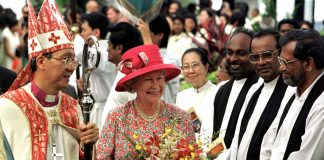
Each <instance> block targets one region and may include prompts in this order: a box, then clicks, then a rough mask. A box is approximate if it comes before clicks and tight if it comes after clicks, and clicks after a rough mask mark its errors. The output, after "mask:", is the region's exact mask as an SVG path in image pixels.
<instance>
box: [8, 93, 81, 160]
mask: <svg viewBox="0 0 324 160" xmlns="http://www.w3.org/2000/svg"><path fill="white" fill-rule="evenodd" d="M3 97H6V98H8V99H10V100H12V101H13V102H14V103H16V104H17V105H18V106H19V107H20V109H21V110H22V111H23V112H24V114H25V115H26V117H27V119H28V124H29V127H30V128H29V129H30V134H31V141H32V142H31V144H32V159H33V160H44V159H46V152H47V143H48V136H49V133H48V132H49V131H48V125H49V124H48V121H47V118H46V113H45V111H44V110H43V109H42V106H40V105H39V104H38V103H37V102H36V101H35V100H34V99H33V98H32V97H31V95H30V94H28V93H27V92H26V91H25V90H24V89H22V88H19V89H16V90H13V91H9V92H6V93H5V94H4V95H3ZM58 106H59V107H60V109H59V112H60V118H61V120H62V122H63V124H64V125H66V126H68V127H72V128H75V129H77V126H78V125H79V116H78V111H77V101H76V100H74V99H72V98H71V97H69V96H68V95H66V94H65V93H63V94H62V96H61V104H59V105H58Z"/></svg>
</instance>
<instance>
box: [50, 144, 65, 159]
mask: <svg viewBox="0 0 324 160" xmlns="http://www.w3.org/2000/svg"><path fill="white" fill-rule="evenodd" d="M52 149H53V154H52V155H53V160H57V159H56V158H57V157H62V158H63V157H64V156H63V153H57V152H56V144H55V143H53V148H52Z"/></svg>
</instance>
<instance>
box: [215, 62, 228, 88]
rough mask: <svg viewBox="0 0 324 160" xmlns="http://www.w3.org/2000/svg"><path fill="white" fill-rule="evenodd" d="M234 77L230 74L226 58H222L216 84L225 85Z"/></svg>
mask: <svg viewBox="0 0 324 160" xmlns="http://www.w3.org/2000/svg"><path fill="white" fill-rule="evenodd" d="M231 77H232V75H231V73H230V72H229V66H228V63H227V61H226V57H224V58H222V60H221V62H220V64H219V66H218V68H217V72H216V78H217V82H216V84H217V85H218V84H221V85H223V84H222V83H225V82H226V81H227V80H229V79H231Z"/></svg>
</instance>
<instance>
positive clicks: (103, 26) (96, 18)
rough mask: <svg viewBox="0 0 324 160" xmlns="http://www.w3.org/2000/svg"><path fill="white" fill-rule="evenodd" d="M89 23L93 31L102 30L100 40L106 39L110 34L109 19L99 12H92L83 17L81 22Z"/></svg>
mask: <svg viewBox="0 0 324 160" xmlns="http://www.w3.org/2000/svg"><path fill="white" fill-rule="evenodd" d="M85 21H86V22H88V24H89V26H90V27H91V28H92V29H99V30H100V38H101V39H104V38H106V35H107V33H108V25H109V21H108V18H107V17H106V16H105V15H103V14H102V13H99V12H92V13H87V14H84V15H82V17H81V22H85Z"/></svg>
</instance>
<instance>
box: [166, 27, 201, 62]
mask: <svg viewBox="0 0 324 160" xmlns="http://www.w3.org/2000/svg"><path fill="white" fill-rule="evenodd" d="M193 47H197V46H196V45H195V44H194V43H193V42H192V40H191V38H190V37H188V36H187V35H186V34H185V33H184V32H182V33H180V34H179V35H172V36H170V38H169V42H168V46H167V52H168V53H171V54H172V55H174V56H175V58H176V59H177V60H178V61H180V62H181V58H182V55H183V53H184V52H185V51H186V50H187V49H190V48H193Z"/></svg>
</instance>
